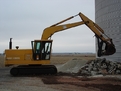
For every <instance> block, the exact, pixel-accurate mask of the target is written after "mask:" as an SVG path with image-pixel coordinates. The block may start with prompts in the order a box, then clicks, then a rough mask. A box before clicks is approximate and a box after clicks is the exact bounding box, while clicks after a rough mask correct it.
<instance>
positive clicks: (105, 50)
mask: <svg viewBox="0 0 121 91" xmlns="http://www.w3.org/2000/svg"><path fill="white" fill-rule="evenodd" d="M96 37H97V43H98V52H97V56H98V57H101V56H107V55H112V54H114V53H115V52H116V49H115V46H114V44H113V42H112V39H111V40H110V44H109V43H108V42H104V41H102V40H100V38H99V37H98V36H96Z"/></svg>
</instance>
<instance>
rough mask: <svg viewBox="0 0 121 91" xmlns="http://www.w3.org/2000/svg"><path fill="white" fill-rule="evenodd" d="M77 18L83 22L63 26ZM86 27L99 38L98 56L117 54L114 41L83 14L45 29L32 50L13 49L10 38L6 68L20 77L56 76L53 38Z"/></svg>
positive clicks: (6, 53) (33, 44)
mask: <svg viewBox="0 0 121 91" xmlns="http://www.w3.org/2000/svg"><path fill="white" fill-rule="evenodd" d="M76 16H79V17H80V18H81V21H79V22H74V23H68V24H62V23H64V22H66V21H68V20H70V19H72V18H74V17H76ZM83 24H84V25H86V26H87V27H88V28H89V29H90V30H91V31H92V32H93V33H94V34H95V37H96V38H97V48H98V51H97V56H99V57H101V56H109V55H112V54H114V53H115V52H116V49H115V46H114V44H113V42H112V39H111V38H109V37H108V36H107V35H106V34H105V33H104V31H103V29H101V28H100V27H99V26H98V25H97V24H96V23H94V22H93V21H92V20H90V19H89V18H88V17H86V16H85V15H84V14H82V13H78V14H77V15H74V16H71V17H69V18H67V19H65V20H62V21H60V22H58V23H56V24H54V25H51V26H50V27H47V28H45V29H44V31H43V34H42V37H41V40H34V41H31V45H32V49H19V46H16V49H12V38H10V42H9V49H6V50H5V66H12V68H11V70H10V74H11V75H13V76H19V75H41V74H56V73H57V68H56V67H55V66H54V65H50V59H51V49H52V41H53V40H51V36H52V35H53V34H54V33H56V32H60V31H64V30H66V29H69V28H73V27H76V26H80V25H83Z"/></svg>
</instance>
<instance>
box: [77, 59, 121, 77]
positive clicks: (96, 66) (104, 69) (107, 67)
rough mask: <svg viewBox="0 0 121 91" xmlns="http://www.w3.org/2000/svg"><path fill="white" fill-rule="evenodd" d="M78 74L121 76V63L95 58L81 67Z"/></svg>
mask: <svg viewBox="0 0 121 91" xmlns="http://www.w3.org/2000/svg"><path fill="white" fill-rule="evenodd" d="M78 74H79V75H88V76H94V75H99V74H102V75H111V74H112V75H115V74H121V63H119V62H114V61H109V60H106V59H105V58H103V59H100V58H97V59H94V60H91V61H90V62H88V63H87V64H85V65H84V66H83V67H81V69H80V70H79V71H78Z"/></svg>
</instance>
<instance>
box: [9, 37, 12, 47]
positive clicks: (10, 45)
mask: <svg viewBox="0 0 121 91" xmlns="http://www.w3.org/2000/svg"><path fill="white" fill-rule="evenodd" d="M9 49H12V38H10V42H9Z"/></svg>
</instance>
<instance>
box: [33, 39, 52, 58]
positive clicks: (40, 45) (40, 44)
mask: <svg viewBox="0 0 121 91" xmlns="http://www.w3.org/2000/svg"><path fill="white" fill-rule="evenodd" d="M31 44H32V52H33V53H32V54H33V55H32V56H33V60H50V56H51V47H52V40H35V41H31Z"/></svg>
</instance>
